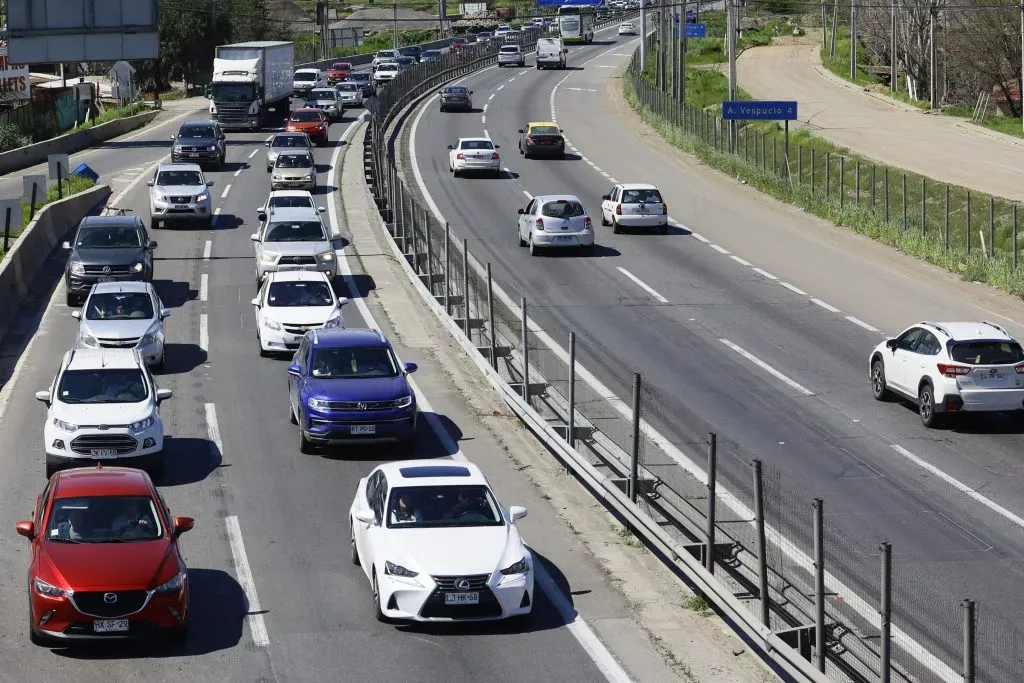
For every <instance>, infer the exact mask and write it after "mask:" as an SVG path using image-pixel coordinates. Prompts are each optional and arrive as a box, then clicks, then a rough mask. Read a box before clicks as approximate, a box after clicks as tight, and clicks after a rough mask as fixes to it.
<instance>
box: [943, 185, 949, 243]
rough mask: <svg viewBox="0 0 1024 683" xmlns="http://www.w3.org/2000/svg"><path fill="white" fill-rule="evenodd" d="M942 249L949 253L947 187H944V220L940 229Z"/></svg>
mask: <svg viewBox="0 0 1024 683" xmlns="http://www.w3.org/2000/svg"><path fill="white" fill-rule="evenodd" d="M942 243H943V248H944V249H945V250H946V251H949V185H946V220H945V225H944V227H943V229H942Z"/></svg>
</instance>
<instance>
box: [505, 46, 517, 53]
mask: <svg viewBox="0 0 1024 683" xmlns="http://www.w3.org/2000/svg"><path fill="white" fill-rule="evenodd" d="M501 51H502V52H519V46H518V45H502V46H501Z"/></svg>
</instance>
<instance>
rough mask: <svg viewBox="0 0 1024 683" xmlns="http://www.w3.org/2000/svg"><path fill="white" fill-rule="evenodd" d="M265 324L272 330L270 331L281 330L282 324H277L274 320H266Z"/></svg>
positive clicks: (264, 320)
mask: <svg viewBox="0 0 1024 683" xmlns="http://www.w3.org/2000/svg"><path fill="white" fill-rule="evenodd" d="M263 324H264V325H266V326H267V329H270V330H278V331H279V330H280V329H281V323H279V322H277V321H276V320H274V319H273V318H264V319H263Z"/></svg>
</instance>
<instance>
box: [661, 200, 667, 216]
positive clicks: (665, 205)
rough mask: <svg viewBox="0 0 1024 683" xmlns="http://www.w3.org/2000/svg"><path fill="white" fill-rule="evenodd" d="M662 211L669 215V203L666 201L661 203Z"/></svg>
mask: <svg viewBox="0 0 1024 683" xmlns="http://www.w3.org/2000/svg"><path fill="white" fill-rule="evenodd" d="M661 212H662V213H663V214H666V215H668V204H666V203H665V202H662V203H661Z"/></svg>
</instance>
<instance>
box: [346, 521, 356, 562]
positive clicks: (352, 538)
mask: <svg viewBox="0 0 1024 683" xmlns="http://www.w3.org/2000/svg"><path fill="white" fill-rule="evenodd" d="M348 544H349V548H350V549H351V550H350V554H351V556H352V564H354V565H355V566H357V567H358V566H359V549H358V548H356V532H355V529H354V528H353V525H352V519H351V518H350V519H349V520H348Z"/></svg>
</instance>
